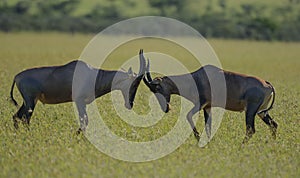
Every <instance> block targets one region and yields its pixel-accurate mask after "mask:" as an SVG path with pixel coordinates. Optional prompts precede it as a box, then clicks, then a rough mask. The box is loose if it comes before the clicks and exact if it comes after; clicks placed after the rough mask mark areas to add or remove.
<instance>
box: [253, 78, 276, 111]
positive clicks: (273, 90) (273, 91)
mask: <svg viewBox="0 0 300 178" xmlns="http://www.w3.org/2000/svg"><path fill="white" fill-rule="evenodd" d="M266 83H267V84H269V85H270V86H271V88H272V93H273V100H272V103H271V105H270V107H268V108H267V109H264V110H261V111H259V112H258V113H257V114H260V113H264V112H267V111H269V110H270V109H272V108H273V104H274V102H275V89H274V87H273V85H272V84H271V83H270V82H268V81H266Z"/></svg>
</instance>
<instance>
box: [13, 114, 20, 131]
mask: <svg viewBox="0 0 300 178" xmlns="http://www.w3.org/2000/svg"><path fill="white" fill-rule="evenodd" d="M13 122H14V127H15V129H18V128H19V125H18V120H17V116H13Z"/></svg>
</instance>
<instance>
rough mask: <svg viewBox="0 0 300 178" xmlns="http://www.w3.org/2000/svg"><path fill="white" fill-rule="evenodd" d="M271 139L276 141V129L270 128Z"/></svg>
mask: <svg viewBox="0 0 300 178" xmlns="http://www.w3.org/2000/svg"><path fill="white" fill-rule="evenodd" d="M271 132H272V137H273V139H274V140H276V128H271Z"/></svg>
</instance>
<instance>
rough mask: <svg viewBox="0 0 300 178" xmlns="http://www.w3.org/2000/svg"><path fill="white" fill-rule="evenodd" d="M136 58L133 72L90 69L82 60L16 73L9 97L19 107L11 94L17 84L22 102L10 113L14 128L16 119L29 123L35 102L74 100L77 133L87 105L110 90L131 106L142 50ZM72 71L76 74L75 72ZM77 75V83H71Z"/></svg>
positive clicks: (143, 64) (84, 123)
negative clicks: (77, 124)
mask: <svg viewBox="0 0 300 178" xmlns="http://www.w3.org/2000/svg"><path fill="white" fill-rule="evenodd" d="M139 61H140V69H139V73H138V74H135V73H133V71H132V68H131V67H130V68H129V70H128V72H123V71H116V70H102V69H97V68H93V67H91V66H90V65H88V64H87V63H85V62H83V61H81V60H75V61H72V62H70V63H67V64H65V65H61V66H47V67H39V68H32V69H28V70H25V71H23V72H20V73H18V74H17V75H16V76H15V77H14V80H13V84H12V86H11V91H10V97H11V100H12V102H13V103H14V105H15V106H18V103H17V101H16V100H15V99H14V97H13V89H14V86H15V84H16V85H17V88H18V90H19V92H20V94H21V96H22V98H23V104H22V106H21V107H20V108H19V110H18V111H17V112H16V113H15V114H14V115H13V122H14V127H15V128H16V129H17V128H18V119H19V120H21V121H23V123H25V124H27V125H28V126H29V123H30V118H31V116H32V114H33V111H34V108H35V106H36V104H37V101H41V102H42V103H43V104H59V103H65V102H75V104H76V107H77V110H78V115H79V121H80V128H79V129H78V131H77V133H80V132H82V131H85V129H86V127H87V125H88V116H87V112H86V105H87V104H90V103H91V102H93V101H94V100H95V99H96V98H98V97H101V96H103V95H105V94H107V93H109V92H111V91H113V90H121V92H122V95H123V98H124V100H125V107H126V108H127V109H131V108H132V107H133V102H134V98H135V95H136V91H137V88H138V86H139V84H140V82H141V80H142V78H143V76H144V73H145V68H146V61H145V59H144V57H143V50H142V49H141V50H140V52H139ZM75 70H76V71H77V74H78V75H77V76H75V75H74V74H75ZM76 77H77V81H78V82H76V83H74V81H75V80H76V79H75V78H76ZM92 79H94V83H92V82H93V81H92ZM74 85H75V86H74ZM72 87H73V89H72ZM74 88H75V90H74Z"/></svg>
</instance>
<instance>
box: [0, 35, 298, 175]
mask: <svg viewBox="0 0 300 178" xmlns="http://www.w3.org/2000/svg"><path fill="white" fill-rule="evenodd" d="M91 38H92V36H89V35H80V34H77V35H75V36H71V35H68V34H59V33H40V34H33V33H16V34H3V33H2V34H0V43H1V44H2V45H1V48H0V61H1V65H0V81H1V85H0V86H1V87H0V108H1V109H0V114H1V119H0V126H1V130H0V146H1V147H0V168H1V169H0V177H20V176H21V177H53V176H58V177H66V176H67V177H71V176H72V177H93V176H94V177H125V176H126V177H192V176H194V177H200V176H203V177H241V176H243V177H299V176H300V169H299V166H300V137H299V135H300V132H299V124H300V117H299V98H300V83H299V67H300V60H299V56H300V50H299V49H300V43H281V42H271V43H270V42H255V41H233V40H209V41H210V43H211V45H212V47H213V48H214V49H215V51H216V53H217V55H218V56H219V58H220V60H221V62H222V65H223V67H224V68H225V69H228V70H232V71H236V72H241V73H246V74H251V75H255V76H259V77H261V78H263V79H265V80H268V81H270V82H271V83H272V84H273V85H274V86H275V88H276V91H277V95H276V101H275V106H274V109H273V110H272V111H271V112H270V114H271V115H272V116H273V118H274V119H275V120H276V121H277V122H278V124H279V128H278V135H277V136H278V137H277V140H275V141H274V140H272V139H271V134H270V131H269V129H268V128H267V126H266V125H265V124H264V123H263V122H262V121H261V120H260V119H258V117H257V118H256V121H255V124H256V134H255V135H254V136H253V138H252V139H251V140H250V142H249V143H248V144H247V145H245V146H244V147H243V148H241V142H242V139H243V137H244V133H245V119H244V113H233V112H226V114H225V117H224V119H223V122H222V124H221V127H220V128H219V130H218V132H217V134H216V135H215V137H214V138H213V140H212V141H211V142H210V143H209V144H208V145H207V146H206V147H205V148H199V147H198V146H197V145H196V141H195V139H194V137H193V136H192V135H191V136H190V137H189V138H188V139H187V140H186V141H185V142H184V144H182V145H181V146H180V147H179V148H178V149H176V150H175V151H174V152H173V153H171V154H170V155H168V156H166V157H163V158H161V159H158V160H155V161H151V162H145V163H131V162H124V161H119V160H116V159H113V158H111V157H109V156H107V155H105V154H103V153H101V152H100V151H98V150H97V149H96V148H95V147H94V146H93V145H92V144H91V143H90V142H89V141H88V140H87V139H86V138H85V137H84V136H83V135H79V136H77V135H76V134H75V132H76V130H77V128H78V125H77V120H76V116H75V115H74V111H73V107H72V103H66V104H60V105H42V104H41V103H38V105H37V107H36V110H35V112H34V115H33V117H32V120H31V125H30V131H28V130H27V129H26V128H25V127H23V126H22V125H21V126H20V128H19V130H15V129H14V127H13V123H12V119H11V117H12V115H13V114H14V112H16V110H17V108H15V107H14V106H13V105H12V104H11V103H10V102H9V101H8V97H9V91H10V87H11V83H12V80H13V77H14V75H16V74H17V73H18V72H20V71H22V70H24V69H26V68H30V67H35V66H44V65H57V64H64V63H66V62H68V61H70V60H72V59H75V58H78V57H79V56H80V53H81V51H82V49H83V48H84V46H85V45H86V44H87V43H88V41H89V40H90V39H91ZM145 42H147V43H145ZM141 44H143V46H142V47H143V48H144V49H145V51H146V52H147V51H155V50H157V49H159V45H163V43H159V44H157V43H156V41H155V40H153V41H149V40H148V41H147V40H146V41H142V42H141V41H134V42H132V43H130V44H127V45H125V46H123V48H122V47H120V48H118V49H117V50H116V52H115V53H113V54H112V55H111V56H109V59H111V60H115V61H117V59H120V60H121V59H122V60H123V59H126V58H127V57H130V56H132V55H135V54H136V53H137V52H138V50H139V48H140V45H141ZM164 45H165V49H168V51H170V53H172V54H174V56H175V57H180V58H184V57H186V58H185V60H186V63H187V64H186V65H187V66H188V67H190V68H191V69H194V68H195V65H194V64H189V61H190V60H187V59H190V57H189V56H188V54H186V55H183V53H181V51H180V49H179V48H177V47H172V45H170V44H168V43H164ZM126 46H127V47H126ZM125 49H126V51H125V52H124V50H125ZM182 55H183V56H182ZM105 68H114V66H113V65H112V66H109V65H106V66H105ZM150 95H151V93H150V91H148V89H147V88H146V87H145V85H144V84H143V83H141V86H140V88H139V90H138V93H137V97H136V104H135V106H134V110H133V111H135V112H138V113H146V112H148V110H149V107H150V106H149V104H148V103H147V101H148V100H147V97H149V96H150ZM15 96H16V99H17V101H18V102H19V103H21V97H20V95H19V93H18V92H17V91H15ZM96 102H97V104H98V106H99V110H100V112H101V114H102V116H103V117H104V121H105V122H106V124H107V125H108V126H109V127H110V128H111V129H112V130H113V131H114V132H115V133H116V134H117V135H120V136H122V137H124V138H126V139H128V140H135V141H148V140H152V139H155V138H159V137H160V136H162V135H164V134H166V133H167V132H168V131H169V130H170V129H171V128H172V127H173V126H174V124H175V122H176V118H175V116H176V114H177V113H178V107H179V106H178V105H179V97H173V98H172V101H171V104H172V105H173V110H172V111H171V112H170V113H168V114H166V115H165V116H164V118H163V119H162V120H161V121H159V122H158V123H157V124H156V125H155V126H153V127H151V128H137V127H132V126H130V125H128V124H126V122H124V121H122V120H121V119H120V118H119V117H118V116H117V115H116V113H115V111H114V110H113V107H112V105H111V101H110V95H106V96H104V97H102V98H99V99H97V101H96ZM121 102H123V99H121ZM103 103H105V104H103ZM158 112H161V111H160V110H158ZM202 115H203V113H202V112H200V116H199V120H198V122H197V127H198V128H199V129H200V128H202V127H203V116H202ZM200 130H202V129H200Z"/></svg>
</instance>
